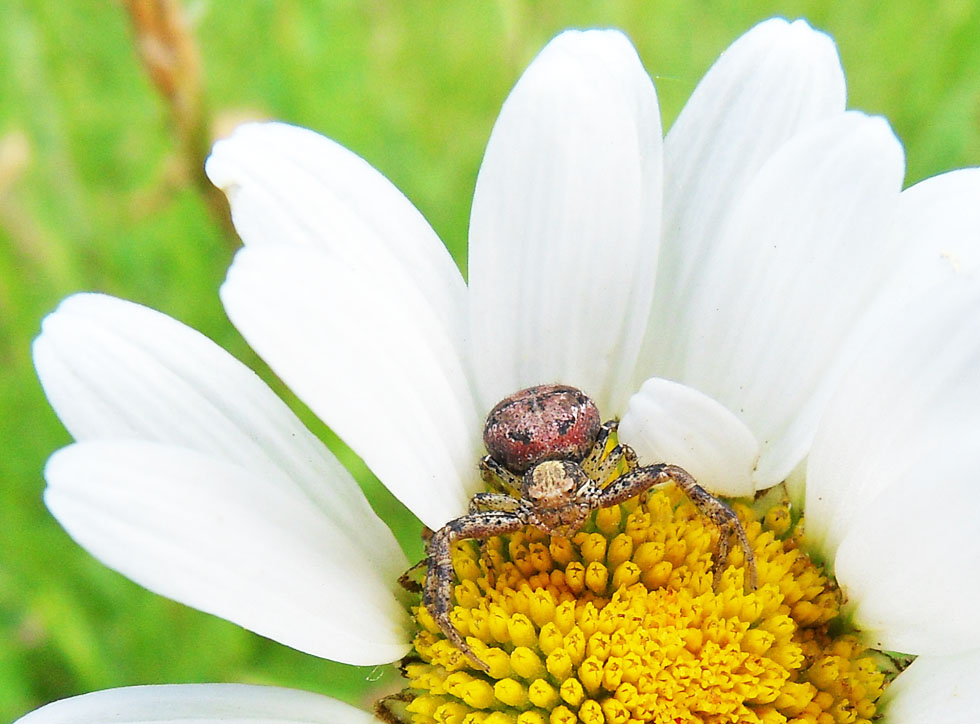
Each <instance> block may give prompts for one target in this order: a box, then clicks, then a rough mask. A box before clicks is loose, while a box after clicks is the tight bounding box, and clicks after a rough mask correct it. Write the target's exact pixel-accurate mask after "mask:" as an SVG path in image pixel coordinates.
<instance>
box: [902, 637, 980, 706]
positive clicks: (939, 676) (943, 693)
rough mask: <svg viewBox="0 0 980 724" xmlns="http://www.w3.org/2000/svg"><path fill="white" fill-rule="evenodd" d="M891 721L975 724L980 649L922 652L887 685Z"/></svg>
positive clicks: (979, 692) (979, 693) (979, 690)
mask: <svg viewBox="0 0 980 724" xmlns="http://www.w3.org/2000/svg"><path fill="white" fill-rule="evenodd" d="M883 704H884V711H885V719H884V721H886V722H888V724H926V723H928V724H976V721H977V712H978V711H980V651H971V652H970V653H967V654H963V655H961V656H920V657H919V658H917V659H916V660H915V661H913V662H912V664H911V665H910V666H909V667H908V668H907V669H906V670H905V671H903V672H902V673H901V674H899V675H898V676H897V677H896V678H895V680H894V681H893V682H892V683H891V684H889V685H888V689H887V690H886V691H885V698H884V700H883Z"/></svg>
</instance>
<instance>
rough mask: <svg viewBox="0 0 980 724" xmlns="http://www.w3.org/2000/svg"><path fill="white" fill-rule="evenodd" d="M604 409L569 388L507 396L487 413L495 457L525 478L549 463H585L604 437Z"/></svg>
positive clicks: (542, 387)
mask: <svg viewBox="0 0 980 724" xmlns="http://www.w3.org/2000/svg"><path fill="white" fill-rule="evenodd" d="M600 424H601V422H600V419H599V410H598V409H597V408H596V406H595V403H594V402H592V400H591V399H589V397H588V395H586V394H585V393H584V392H582V391H581V390H579V389H576V388H574V387H569V386H568V385H538V386H537V387H529V388H527V389H526V390H520V391H519V392H515V393H514V394H513V395H510V396H508V397H505V398H504V399H503V400H501V401H500V402H499V403H497V405H496V406H495V407H494V408H493V409H492V410H491V411H490V414H489V415H487V424H486V426H485V427H484V428H483V442H484V444H485V445H486V446H487V452H488V453H490V456H491V457H492V458H493V459H494V460H496V461H497V462H499V463H500V464H501V465H503V466H504V467H506V468H507V469H508V470H510V471H511V472H514V473H517V474H522V473H524V472H525V471H527V470H528V469H530V468H531V467H533V466H534V465H536V464H537V463H539V462H543V461H545V460H573V461H576V462H578V461H581V460H582V459H583V458H584V457H585V456H586V455H587V454H588V452H589V450H591V449H592V446H593V445H594V444H595V441H596V437H597V436H598V434H599V426H600Z"/></svg>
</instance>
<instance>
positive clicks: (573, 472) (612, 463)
mask: <svg viewBox="0 0 980 724" xmlns="http://www.w3.org/2000/svg"><path fill="white" fill-rule="evenodd" d="M616 424H617V423H616V422H614V421H611V422H607V423H605V424H604V425H603V424H600V417H599V411H598V409H597V408H596V406H595V403H593V402H592V400H591V399H589V397H588V396H587V395H586V394H585V393H584V392H582V391H581V390H578V389H576V388H574V387H569V386H567V385H539V386H537V387H529V388H528V389H526V390H521V391H519V392H515V393H514V394H513V395H510V396H509V397H506V398H504V399H503V400H502V401H501V402H500V403H498V404H497V405H496V406H495V407H494V408H493V409H492V410H491V411H490V414H489V415H487V422H486V426H485V427H484V430H483V441H484V443H485V444H486V446H487V452H488V453H489V454H488V455H487V456H486V457H485V458H483V459H482V460H481V461H480V470H481V472H482V474H483V479H484V480H485V481H486V482H487V484H488V485H489V486H490V487H491V488H492V489H493V490H494V492H489V493H477V494H476V495H474V496H473V499H472V500H471V501H470V509H469V513H467V514H466V515H464V516H462V517H460V518H456V519H455V520H451V521H449V522H448V523H447V524H446V525H445V526H443V527H442V528H440V529H439V530H438V531H436V532H435V533H433V535H432V537H431V538H430V539H429V544H428V551H427V553H428V555H427V558H426V561H425V563H426V565H427V571H426V577H425V585H424V587H423V593H422V602H423V603H424V604H425V608H426V610H427V611H428V612H429V614H430V615H431V616H432V618H433V619H434V620H435V622H436V623H437V624H438V626H439V628H440V629H441V630H442V632H443V633H444V634H445V635H446V638H447V639H449V641H451V642H452V643H453V644H454V645H455V646H456V647H458V648H459V649H460V650H461V651H462V652H463V653H464V654H466V656H467V657H469V659H470V660H471V661H472V662H473V663H474V664H475V665H477V666H479V667H480V668H481V669H483V670H487V665H486V664H485V663H484V662H483V661H481V660H480V659H479V658H478V657H477V656H476V654H475V653H474V652H473V650H472V649H471V648H470V647H469V646H468V645H467V643H466V641H464V640H463V637H462V636H461V635H460V633H459V631H457V630H456V627H455V626H453V624H452V622H451V621H450V620H449V608H450V599H451V597H452V586H453V566H452V558H451V549H452V544H453V542H455V541H457V540H463V539H468V538H479V539H484V538H490V537H492V536H496V535H504V534H508V533H514V532H516V531H518V530H520V529H521V528H524V527H526V526H533V527H535V528H538V529H539V530H542V531H544V532H545V533H548V534H550V535H557V536H565V537H567V536H570V535H572V534H573V533H575V531H577V530H578V529H579V528H581V527H582V525H583V524H584V523H585V521H586V520H587V519H588V517H589V514H590V513H591V512H592V511H593V510H595V509H597V508H606V507H609V506H613V505H618V504H619V503H623V502H625V501H627V500H629V499H630V498H632V497H634V496H637V495H639V494H641V493H644V492H646V491H648V490H650V489H652V488H655V487H657V486H660V485H665V484H667V483H675V484H676V485H678V486H679V487H680V488H681V489H682V490H683V491H684V492H685V494H686V495H687V496H688V497H689V498H690V499H691V501H692V502H693V503H694V505H695V506H696V507H697V508H698V510H699V511H700V512H701V513H702V514H703V515H704V516H705V517H707V518H708V519H709V520H710V521H711V522H712V523H714V524H715V525H717V526H718V527H719V528H720V529H721V536H720V538H719V541H718V550H717V551H716V554H715V560H714V567H713V571H714V574H715V575H717V574H718V573H719V572H720V570H721V568H722V566H723V565H724V563H725V561H726V560H727V558H728V550H729V546H730V544H731V537H732V536H734V537H735V538H736V539H737V541H738V544H739V545H740V546H741V548H742V551H743V553H744V554H745V565H746V569H747V579H748V585H749V586H750V587H752V588H754V587H755V585H756V584H755V581H756V574H755V559H754V556H753V554H752V549H751V547H750V546H749V542H748V538H747V537H746V535H745V531H744V530H743V528H742V525H741V523H740V522H739V520H738V518H737V517H736V516H735V513H734V512H732V509H731V508H729V507H728V506H727V505H725V504H724V503H723V502H721V501H720V500H718V499H717V498H715V497H714V496H712V495H711V494H710V493H708V492H707V491H706V490H704V488H702V487H701V486H700V485H698V484H697V483H696V482H695V480H694V478H692V477H691V475H690V474H688V473H687V472H686V471H685V470H683V469H682V468H679V467H677V466H676V465H667V464H657V465H648V466H645V467H639V465H638V463H637V459H636V454H635V453H634V452H633V450H632V449H630V448H629V447H628V446H626V445H623V444H622V443H617V444H616V445H615V446H613V447H612V449H610V450H608V451H607V450H606V448H607V446H608V445H607V443H608V444H611V441H610V440H609V435H610V434H611V433H612V432H613V431H614V430H615V429H616ZM624 467H625V470H626V472H625V473H622V474H621V475H619V476H618V477H615V478H614V479H612V480H611V482H608V484H606V483H607V481H610V478H612V477H613V475H614V473H616V472H621V471H622V469H623V468H624Z"/></svg>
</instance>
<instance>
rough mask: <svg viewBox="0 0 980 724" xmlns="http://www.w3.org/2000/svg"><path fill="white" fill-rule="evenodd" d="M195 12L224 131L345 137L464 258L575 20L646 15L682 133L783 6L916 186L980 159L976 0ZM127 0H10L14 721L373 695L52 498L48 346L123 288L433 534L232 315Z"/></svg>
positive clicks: (6, 670)
mask: <svg viewBox="0 0 980 724" xmlns="http://www.w3.org/2000/svg"><path fill="white" fill-rule="evenodd" d="M180 7H181V8H182V10H183V12H184V14H185V17H186V20H187V22H188V23H189V25H190V27H191V32H192V37H193V39H194V40H195V42H196V46H197V47H196V50H195V51H194V52H196V53H198V54H199V56H200V62H201V75H200V83H201V89H202V94H203V99H204V103H205V105H206V108H207V114H208V115H207V116H206V120H209V121H210V122H211V123H212V124H213V127H214V128H228V127H230V125H231V124H232V123H233V121H234V119H238V118H254V117H269V118H280V119H285V120H288V121H291V122H294V123H298V124H301V125H305V126H309V127H311V128H314V129H316V130H318V131H320V132H323V133H325V134H326V135H329V136H331V137H333V138H335V139H337V140H339V141H340V142H342V143H344V144H345V145H347V146H348V147H350V148H352V149H353V150H355V151H356V152H358V153H359V154H361V155H362V156H364V157H365V158H367V159H368V160H369V161H370V162H372V163H373V164H374V165H375V166H376V167H378V168H379V169H381V171H382V172H384V173H385V174H386V175H387V176H388V177H389V178H390V179H392V180H393V181H394V183H395V184H396V185H397V186H399V187H400V188H401V189H402V190H403V191H404V192H405V193H406V194H407V195H408V197H409V198H411V199H412V200H413V201H414V202H415V203H416V205H417V206H418V207H419V208H420V209H421V210H422V212H423V213H424V214H425V216H426V217H427V218H428V219H429V221H430V222H431V223H432V225H433V226H434V227H435V229H436V231H437V232H438V233H439V234H440V236H441V237H442V238H443V239H444V240H445V241H446V243H447V245H448V246H449V249H450V250H451V252H452V254H453V256H454V257H455V258H456V260H457V261H458V262H459V264H460V265H461V266H465V261H466V227H467V217H468V214H469V203H470V196H471V193H472V189H473V184H474V179H475V177H476V172H477V168H478V166H479V163H480V158H481V155H482V152H483V147H484V144H485V142H486V139H487V135H488V133H489V131H490V128H491V125H492V123H493V121H494V118H495V116H496V113H497V110H498V108H499V107H500V104H501V102H502V101H503V99H504V97H505V96H506V94H507V92H508V90H509V89H510V87H511V85H512V84H513V83H514V81H515V79H516V78H517V76H518V75H519V73H520V72H521V70H522V69H523V68H524V67H525V66H526V64H527V63H528V61H529V60H530V59H531V58H532V57H533V55H534V54H535V53H536V52H537V51H538V50H539V49H540V48H541V47H542V46H543V45H544V43H545V42H546V41H547V40H548V39H549V38H550V37H551V36H552V35H554V34H555V33H556V32H557V31H558V30H560V29H562V28H565V27H571V26H578V27H582V26H597V25H598V26H618V27H620V28H623V29H625V30H626V31H627V32H628V33H629V34H630V36H631V37H632V39H633V42H634V43H635V44H636V46H637V48H638V49H639V52H640V56H641V57H642V59H643V61H644V63H645V65H646V67H647V69H648V70H649V72H650V73H651V74H652V75H653V76H654V78H655V80H656V83H657V88H658V91H659V94H660V98H661V104H662V109H663V115H664V122H665V126H667V127H669V124H670V122H671V121H672V119H673V118H674V117H675V116H676V114H677V112H678V110H679V109H680V107H681V105H682V103H683V102H684V100H685V99H686V98H687V96H688V95H689V94H690V92H691V90H692V88H693V87H694V85H695V84H696V82H697V81H698V79H699V78H700V76H701V75H702V73H703V72H704V71H705V69H706V68H707V67H708V66H709V65H710V63H711V62H712V61H713V60H714V59H715V57H716V56H717V54H718V53H719V52H720V51H721V50H722V49H724V48H725V46H726V45H728V43H730V42H731V41H732V40H734V39H735V38H736V37H737V36H738V35H739V34H741V33H742V32H743V31H745V30H746V29H747V28H749V27H750V26H751V25H752V24H754V23H755V22H756V21H758V20H760V19H762V18H765V17H768V16H771V15H785V16H788V17H796V16H801V15H802V16H805V17H807V18H809V19H810V21H811V22H812V23H813V24H814V25H816V26H817V27H819V28H822V29H824V30H827V31H829V32H830V33H831V34H832V35H834V36H835V38H836V39H837V42H838V45H839V47H840V52H841V56H842V58H843V63H844V67H845V70H846V71H847V75H848V82H849V88H850V93H849V98H850V101H849V105H850V106H851V107H854V108H859V109H862V110H866V111H869V112H873V113H881V114H884V115H885V116H887V117H888V118H889V119H890V120H891V122H892V124H893V126H894V127H895V129H896V131H897V133H898V135H899V136H900V137H901V138H902V140H903V141H904V142H905V145H906V149H907V155H908V175H907V181H908V182H909V183H912V182H914V181H917V180H920V179H922V178H924V177H926V176H930V175H933V174H935V173H938V172H941V171H945V170H948V169H951V168H955V167H959V166H967V165H976V164H977V163H978V162H980V42H978V40H977V38H978V37H980V5H978V4H977V3H975V2H973V0H939V1H938V2H932V3H922V2H890V3H883V2H879V1H877V0H860V1H858V0H851V1H850V2H846V3H843V2H841V3H833V4H831V3H827V2H760V1H758V0H756V1H754V2H742V3H722V2H697V1H694V0H664V1H661V2H558V1H551V2H528V3H518V2H459V3H456V2H438V3H437V2H427V1H424V0H423V1H419V2H404V3H396V2H390V3H388V2H383V1H382V0H375V1H374V2H353V1H335V2H330V1H327V0H322V1H320V2H310V1H304V2H301V1H299V0H294V1H285V2H273V0H254V1H252V2H224V3H223V2H217V1H215V0H210V1H208V0H194V1H193V2H187V3H185V4H183V5H182V6H180ZM129 9H130V6H128V5H127V4H125V3H122V2H106V1H105V0H88V1H86V0H65V1H64V2H45V1H44V0H4V2H3V3H2V4H0V54H2V55H0V68H2V72H0V426H2V428H0V429H2V434H0V445H2V449H0V496H2V498H0V511H2V512H0V720H6V721H9V720H11V719H13V718H15V717H16V716H18V715H20V714H22V713H24V712H25V711H27V710H29V709H31V708H34V707H36V706H38V705H40V704H42V703H44V702H46V701H50V700H53V699H57V698H61V697H65V696H69V695H72V694H76V693H81V692H86V691H91V690H94V689H100V688H105V687H112V686H121V685H129V684H141V683H163V682H197V681H245V682H264V683H277V684H282V685H289V686H296V687H302V688H307V689H312V690H316V691H321V692H327V693H333V694H335V695H337V696H339V697H341V698H343V699H346V700H348V701H352V702H355V703H363V702H364V701H367V700H368V697H369V694H368V693H366V692H368V691H369V690H370V689H372V688H374V687H376V686H377V685H378V684H377V680H378V679H379V677H381V676H382V673H383V672H382V671H380V670H374V669H358V668H354V667H345V666H339V665H335V664H330V663H327V662H323V661H319V660H317V659H314V658H312V657H309V656H305V655H302V654H299V653H297V652H295V651H292V650H289V649H287V648H285V647H283V646H280V645H278V644H275V643H272V642H270V641H266V640H264V639H261V638H260V637H258V636H255V635H253V634H250V633H247V632H244V631H242V630H240V629H238V628H237V627H235V626H233V625H231V624H228V623H225V622H223V621H220V620H217V619H215V618H212V617H210V616H206V615H204V614H200V613H198V612H196V611H192V610H189V609H187V608H185V607H183V606H180V605H178V604H175V603H172V602H170V601H167V600H164V599H162V598H160V597H157V596H154V595H152V594H150V593H148V592H146V591H144V590H142V589H140V588H139V587H137V586H136V585H134V584H132V583H130V582H129V581H127V580H125V579H123V578H122V577H121V576H119V575H117V574H115V573H113V572H111V571H109V570H107V569H105V568H104V567H102V566H101V565H100V564H99V563H97V562H96V561H94V560H93V559H91V558H90V557H89V556H88V555H87V554H86V553H84V552H83V551H82V550H81V549H79V548H78V547H77V546H75V545H74V544H73V543H72V542H71V540H70V539H69V538H68V537H67V535H66V534H65V533H64V532H63V531H62V530H61V529H60V528H59V526H58V525H57V524H56V523H55V521H54V520H53V519H52V518H51V517H50V516H49V515H48V514H47V512H46V511H45V509H44V507H43V505H42V503H41V491H42V488H43V481H42V477H41V470H42V467H43V465H44V461H45V459H46V457H47V456H48V455H49V454H50V453H51V452H52V451H53V450H55V449H56V448H58V447H60V446H62V445H65V444H67V443H68V442H69V438H68V435H67V434H66V433H65V431H64V430H63V429H62V427H61V426H60V424H59V423H58V421H57V419H56V418H55V416H54V414H53V413H52V411H51V410H50V408H49V407H48V405H47V403H46V402H45V399H44V396H43V394H42V393H41V390H40V387H39V385H38V383H37V381H36V379H35V376H34V373H33V369H32V367H31V361H30V351H29V345H30V341H31V339H32V338H33V337H34V336H35V334H36V333H37V330H38V325H39V322H40V319H41V317H42V316H43V315H44V314H46V313H47V312H49V311H51V310H52V309H53V308H54V307H55V306H56V305H57V303H58V301H59V300H60V299H61V298H63V297H64V296H66V295H68V294H70V293H72V292H75V291H78V290H100V291H105V292H109V293H112V294H116V295H119V296H122V297H126V298H128V299H133V300H136V301H139V302H142V303H144V304H147V305H150V306H152V307H155V308H157V309H160V310H163V311H165V312H167V313H169V314H171V315H173V316H175V317H177V318H178V319H180V320H182V321H184V322H186V323H188V324H190V325H192V326H194V327H196V328H198V329H200V330H202V331H204V332H205V333H206V334H208V335H209V336H211V337H212V338H213V339H215V340H216V341H218V342H219V343H220V344H222V345H223V346H224V347H226V348H227V349H229V350H231V351H232V352H233V353H234V354H235V355H236V356H238V357H239V358H241V359H243V360H245V361H246V362H247V363H248V364H249V365H251V366H252V367H253V368H255V369H257V370H258V371H259V372H260V374H262V375H263V376H264V377H265V378H266V379H267V380H269V381H270V382H272V384H273V385H274V386H275V388H276V389H277V390H278V391H280V392H281V393H282V394H284V395H285V396H286V399H287V400H289V402H290V403H291V404H292V405H293V407H294V409H297V410H298V411H299V413H300V414H301V416H303V418H304V419H305V420H306V421H307V422H308V423H309V424H310V425H311V426H312V427H313V429H314V430H315V431H316V432H317V433H319V434H321V435H322V436H323V437H324V438H325V439H327V440H328V441H329V442H330V444H331V445H333V446H335V449H336V450H338V452H339V454H340V455H341V456H342V458H343V459H344V460H345V461H346V462H348V463H349V464H350V466H351V467H352V469H354V470H355V472H356V473H357V474H358V476H359V479H360V480H361V481H362V483H363V484H364V485H365V488H366V489H367V491H368V493H369V496H370V498H371V500H372V503H373V504H374V505H375V507H376V508H377V509H378V510H379V511H380V512H381V513H382V514H383V515H385V516H387V517H388V518H389V519H390V520H393V521H395V526H394V527H395V528H396V530H397V532H398V534H399V536H400V538H401V539H402V540H403V541H404V542H405V543H406V545H407V546H408V547H409V548H410V549H411V551H412V553H413V554H416V555H417V554H418V553H419V551H420V546H419V543H418V540H417V539H418V525H417V523H415V522H414V521H413V519H412V518H411V516H409V515H408V514H407V513H405V511H404V510H403V509H402V508H400V506H399V505H398V504H397V503H395V502H394V501H393V500H392V499H391V498H390V497H389V496H387V495H386V494H385V493H384V491H383V490H382V489H381V488H380V486H379V485H378V484H377V481H376V480H374V479H373V478H372V477H371V475H370V474H369V473H368V472H367V471H366V470H365V469H364V467H363V465H361V464H360V463H359V461H357V460H356V459H355V458H353V456H352V455H351V454H350V453H349V452H348V451H345V450H344V449H343V448H342V447H341V446H340V445H339V444H338V443H337V441H336V439H335V438H333V437H332V436H331V434H330V433H329V431H328V430H326V429H324V428H323V426H322V425H319V424H317V422H316V421H315V420H313V419H312V417H311V416H310V415H309V413H308V412H307V411H306V410H305V409H304V408H302V406H301V405H299V404H298V403H297V402H296V401H295V399H293V398H291V397H289V396H288V392H286V391H285V390H283V388H282V385H281V384H279V383H278V382H277V381H275V380H274V378H273V377H272V375H271V374H269V373H268V370H267V369H266V368H265V367H263V366H262V364H261V362H260V361H258V360H257V359H256V358H255V356H254V354H252V353H251V352H250V350H249V349H248V348H247V347H246V345H245V344H244V343H243V342H242V340H241V339H240V338H239V337H238V335H237V333H236V332H235V331H234V330H233V328H232V327H231V326H230V324H229V323H228V321H227V319H226V318H225V316H224V313H223V311H222V309H221V306H220V304H219V303H218V299H217V295H216V290H217V288H218V286H219V284H220V283H221V281H222V278H223V276H224V273H225V269H226V267H227V265H228V263H229V261H230V259H231V256H232V254H233V252H234V249H235V246H236V242H235V240H234V238H233V237H232V236H230V235H229V234H228V232H227V228H226V226H224V225H223V224H222V222H221V220H220V213H221V210H220V207H216V206H214V205H213V199H211V200H210V201H209V197H208V195H207V193H206V191H205V190H204V186H203V185H202V184H200V183H199V176H198V174H197V172H196V170H195V169H197V168H198V167H199V165H200V163H201V161H202V157H201V149H202V148H204V147H205V146H206V145H207V142H208V141H207V140H206V139H205V138H203V136H196V135H194V132H195V129H191V131H189V132H188V133H189V135H188V136H185V137H184V141H183V142H182V141H181V131H180V129H179V128H178V124H177V123H176V122H175V116H174V114H173V113H172V108H173V106H172V104H169V103H168V102H167V101H166V99H165V98H164V97H163V96H162V95H161V93H160V92H159V88H158V87H156V86H155V85H154V84H153V83H152V82H151V80H150V78H149V75H148V73H147V68H146V66H145V65H144V64H143V63H142V62H141V59H140V56H139V54H138V53H137V51H136V49H135V48H136V43H135V42H134V35H135V33H134V29H133V25H132V24H131V22H130V15H129ZM151 50H152V48H151ZM198 120H200V118H199V119H198ZM197 130H200V129H197ZM668 182H669V181H668Z"/></svg>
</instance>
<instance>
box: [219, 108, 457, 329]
mask: <svg viewBox="0 0 980 724" xmlns="http://www.w3.org/2000/svg"><path fill="white" fill-rule="evenodd" d="M206 170H207V173H208V176H209V177H210V178H211V181H212V182H213V183H214V184H215V185H216V186H219V187H220V188H222V189H223V190H224V191H225V193H226V194H227V195H228V199H229V201H230V202H231V208H232V215H233V218H234V221H235V228H236V229H237V230H238V233H239V234H240V235H241V237H242V240H243V241H244V242H245V243H246V244H255V245H275V246H279V245H297V246H303V247H307V248H311V249H318V250H321V251H323V252H325V253H326V254H327V255H328V256H329V257H330V258H331V260H332V261H334V262H335V263H340V264H343V265H345V266H348V267H349V268H351V269H352V271H356V272H358V273H361V274H364V275H368V274H370V273H371V272H372V271H373V270H375V269H377V268H378V267H385V268H387V269H389V273H396V272H398V273H399V274H400V275H401V276H403V277H404V279H405V280H406V281H407V282H410V283H412V284H414V285H416V286H417V289H418V290H419V292H420V293H421V294H422V295H423V296H424V297H425V299H426V300H427V301H428V303H429V305H430V306H431V307H432V313H433V314H434V315H435V316H437V317H438V318H439V319H440V320H441V321H442V323H443V324H445V326H446V328H447V329H449V330H452V331H453V334H462V330H463V328H464V327H463V325H464V324H465V299H466V297H465V294H466V288H465V285H464V283H463V278H462V276H461V275H460V273H459V270H458V269H457V268H456V265H455V263H454V262H453V260H452V258H451V257H450V256H449V253H448V252H447V251H446V248H445V246H443V244H442V242H440V241H439V238H438V237H437V236H436V234H435V232H434V231H433V230H432V227H430V226H429V224H428V222H426V220H425V219H424V218H423V217H422V215H421V214H420V213H419V212H418V210H417V209H416V208H415V207H414V206H413V205H412V203H411V202H410V201H409V200H408V199H406V198H405V196H404V195H403V194H402V193H401V192H400V191H399V190H398V189H397V188H395V187H394V186H393V185H392V184H391V182H390V181H388V179H386V178H385V177H384V176H383V175H382V174H381V173H379V172H378V171H377V170H375V169H374V168H373V167H372V166H371V165H370V164H368V163H367V162H366V161H365V160H364V159H362V158H360V157H359V156H357V155H356V154H354V153H352V152H350V151H348V150H347V149H346V148H344V147H343V146H340V145H339V144H337V143H335V142H334V141H331V140H330V139H328V138H324V137H323V136H321V135H319V134H317V133H314V132H313V131H309V130H307V129H305V128H297V127H295V126H290V125H287V124H284V123H249V124H245V125H242V126H239V127H238V128H237V129H236V130H235V133H234V134H232V136H231V137H230V138H228V139H225V140H222V141H219V142H218V143H216V144H215V146H214V149H213V151H212V152H211V156H210V158H209V159H208V162H207V165H206Z"/></svg>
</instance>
